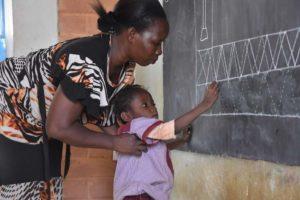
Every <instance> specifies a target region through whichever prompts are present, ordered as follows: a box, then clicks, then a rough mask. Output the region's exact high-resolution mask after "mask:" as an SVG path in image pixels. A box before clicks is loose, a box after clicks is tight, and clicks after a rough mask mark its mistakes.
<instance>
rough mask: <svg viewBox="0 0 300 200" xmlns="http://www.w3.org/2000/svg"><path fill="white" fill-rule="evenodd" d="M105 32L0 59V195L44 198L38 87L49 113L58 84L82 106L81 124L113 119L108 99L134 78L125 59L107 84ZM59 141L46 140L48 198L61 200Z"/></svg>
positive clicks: (104, 123)
mask: <svg viewBox="0 0 300 200" xmlns="http://www.w3.org/2000/svg"><path fill="white" fill-rule="evenodd" d="M109 44H110V36H109V35H105V34H98V35H94V36H89V37H84V38H78V39H73V40H69V41H65V42H61V43H58V44H56V45H54V46H51V47H49V48H47V49H40V50H38V51H35V52H31V53H29V54H28V55H27V56H24V57H12V58H7V59H6V60H4V61H3V62H0V199H1V200H6V199H34V200H35V199H48V198H49V197H48V196H47V192H46V188H47V187H46V182H45V181H44V170H45V166H44V164H43V159H44V157H43V149H42V144H43V137H42V135H43V130H42V119H41V114H40V109H41V108H40V102H39V101H40V99H39V98H38V88H39V87H38V86H39V85H42V86H43V91H44V96H45V108H46V112H48V110H49V107H50V105H51V102H52V99H53V97H54V94H55V91H56V89H57V87H58V86H60V87H61V88H62V90H63V92H64V94H65V95H66V96H67V97H68V98H69V99H70V100H72V101H79V102H80V103H81V104H82V105H83V107H84V111H83V113H82V116H81V119H80V120H81V122H82V123H92V124H95V125H98V126H111V125H113V124H114V123H115V117H114V113H113V111H112V106H110V101H111V100H112V98H113V97H114V96H115V95H116V94H117V93H118V92H119V91H120V90H121V89H122V88H123V87H125V86H126V85H127V84H132V83H133V81H134V76H133V71H134V64H133V63H130V64H129V63H126V64H125V65H124V66H123V69H122V71H121V73H120V75H119V77H118V82H119V84H117V85H111V84H110V81H109V79H108V78H107V77H108V76H107V73H108V70H107V63H108V59H109V58H108V52H109V48H110V45H109ZM61 149H62V144H61V142H60V141H57V140H54V139H50V140H49V150H50V155H49V157H50V166H51V167H50V171H51V180H50V186H51V187H50V188H51V199H62V177H61V171H60V167H61Z"/></svg>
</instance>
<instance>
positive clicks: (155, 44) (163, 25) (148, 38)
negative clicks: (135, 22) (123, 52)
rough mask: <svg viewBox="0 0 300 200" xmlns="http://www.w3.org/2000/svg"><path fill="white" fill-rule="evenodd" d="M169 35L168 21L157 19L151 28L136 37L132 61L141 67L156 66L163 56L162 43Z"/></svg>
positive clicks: (133, 43)
mask: <svg viewBox="0 0 300 200" xmlns="http://www.w3.org/2000/svg"><path fill="white" fill-rule="evenodd" d="M168 33H169V24H168V22H167V21H166V20H163V19H157V20H155V21H154V22H153V23H152V25H151V26H150V27H148V28H147V29H145V30H144V31H142V32H140V33H138V32H136V34H135V35H134V39H133V42H132V46H131V50H130V52H131V56H130V57H131V60H132V61H134V62H136V63H138V64H139V65H141V66H147V65H149V64H154V63H155V62H156V61H157V59H158V57H159V56H160V55H161V54H162V42H163V41H164V40H165V38H166V37H167V35H168Z"/></svg>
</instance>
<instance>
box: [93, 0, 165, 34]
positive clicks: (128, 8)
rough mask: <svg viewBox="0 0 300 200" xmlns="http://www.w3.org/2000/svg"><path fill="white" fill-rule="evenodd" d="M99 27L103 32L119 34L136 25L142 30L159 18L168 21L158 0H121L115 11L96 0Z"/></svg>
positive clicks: (136, 27) (95, 7)
mask: <svg viewBox="0 0 300 200" xmlns="http://www.w3.org/2000/svg"><path fill="white" fill-rule="evenodd" d="M96 2H97V4H95V5H93V8H94V10H95V11H96V12H97V13H98V15H99V19H98V29H99V30H100V31H101V32H103V33H110V34H119V33H120V32H121V31H122V30H123V29H124V28H129V27H134V28H135V29H136V30H137V31H138V32H141V31H143V30H145V29H146V28H148V27H149V26H151V25H152V23H153V22H154V21H155V20H157V19H163V20H166V21H167V16H166V13H165V11H164V9H163V7H162V6H161V4H160V3H159V1H158V0H119V1H118V2H117V4H116V5H115V8H114V10H113V12H108V13H107V12H106V11H105V9H104V8H103V5H102V4H101V3H100V2H99V0H96Z"/></svg>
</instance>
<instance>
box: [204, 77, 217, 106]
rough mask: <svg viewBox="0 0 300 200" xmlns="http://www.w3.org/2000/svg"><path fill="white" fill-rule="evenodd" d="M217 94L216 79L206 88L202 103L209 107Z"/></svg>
mask: <svg viewBox="0 0 300 200" xmlns="http://www.w3.org/2000/svg"><path fill="white" fill-rule="evenodd" d="M218 96H219V88H218V84H217V82H216V81H214V82H212V83H211V84H210V85H209V86H208V88H207V89H206V91H205V94H204V98H203V100H202V103H203V104H204V105H205V106H206V107H207V108H210V107H211V106H212V105H213V104H214V103H215V101H216V100H217V99H218Z"/></svg>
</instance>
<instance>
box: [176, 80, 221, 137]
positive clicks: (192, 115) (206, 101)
mask: <svg viewBox="0 0 300 200" xmlns="http://www.w3.org/2000/svg"><path fill="white" fill-rule="evenodd" d="M218 94H219V91H218V85H217V82H215V81H214V82H212V83H211V84H210V85H209V86H208V88H207V90H206V92H205V95H204V98H203V100H202V102H201V103H200V104H198V105H197V106H196V107H195V108H194V109H192V110H191V111H189V112H187V113H185V114H183V115H182V116H180V117H178V118H177V119H175V131H176V132H177V131H180V130H182V129H183V128H184V127H186V126H187V125H189V124H190V123H191V122H193V121H194V120H195V119H196V118H197V117H198V116H199V115H200V114H202V113H203V112H205V111H207V110H208V109H209V108H210V107H211V106H212V105H213V104H214V103H215V101H216V100H217V98H218Z"/></svg>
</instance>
